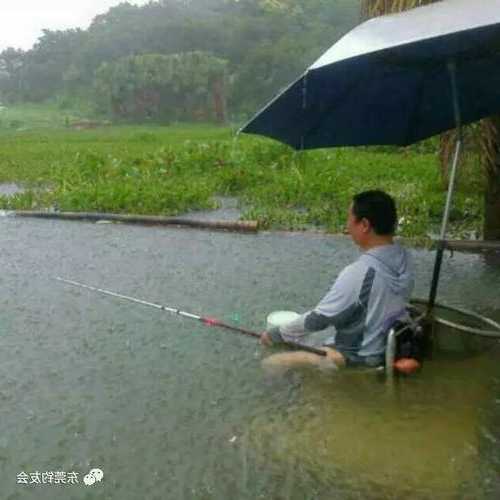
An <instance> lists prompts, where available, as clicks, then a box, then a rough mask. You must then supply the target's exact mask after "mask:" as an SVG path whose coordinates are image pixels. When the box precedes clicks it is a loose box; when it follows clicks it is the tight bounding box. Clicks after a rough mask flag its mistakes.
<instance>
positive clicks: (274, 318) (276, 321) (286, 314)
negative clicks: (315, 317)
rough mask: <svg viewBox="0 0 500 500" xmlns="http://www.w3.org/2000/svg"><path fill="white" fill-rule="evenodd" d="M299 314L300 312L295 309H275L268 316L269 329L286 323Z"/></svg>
mask: <svg viewBox="0 0 500 500" xmlns="http://www.w3.org/2000/svg"><path fill="white" fill-rule="evenodd" d="M299 316H300V314H298V313H296V312H294V311H274V312H272V313H271V314H269V315H268V316H267V329H268V330H269V329H271V328H274V327H276V326H283V325H286V324H288V323H290V322H292V321H293V320H294V319H297V318H298V317H299Z"/></svg>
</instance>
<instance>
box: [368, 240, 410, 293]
mask: <svg viewBox="0 0 500 500" xmlns="http://www.w3.org/2000/svg"><path fill="white" fill-rule="evenodd" d="M360 260H362V261H364V262H365V263H366V264H367V265H369V266H371V267H374V268H375V270H376V271H377V273H379V276H380V277H381V278H382V279H384V280H385V281H386V282H387V283H389V286H390V288H391V290H392V291H393V292H394V293H395V294H396V295H400V296H403V297H405V298H406V299H407V300H409V299H410V295H411V293H412V291H413V285H414V270H413V258H412V256H411V254H410V252H409V251H408V250H407V249H405V248H403V247H401V246H400V245H398V244H397V243H395V244H392V245H383V246H379V247H375V248H372V249H370V250H368V251H366V252H365V253H363V254H362V255H361V257H360Z"/></svg>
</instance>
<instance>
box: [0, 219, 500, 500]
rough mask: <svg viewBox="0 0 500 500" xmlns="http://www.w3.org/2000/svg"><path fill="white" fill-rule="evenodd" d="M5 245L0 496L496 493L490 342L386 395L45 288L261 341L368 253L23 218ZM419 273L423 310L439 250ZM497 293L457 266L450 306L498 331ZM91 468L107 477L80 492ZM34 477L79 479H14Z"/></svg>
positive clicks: (499, 412) (441, 358)
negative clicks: (169, 309)
mask: <svg viewBox="0 0 500 500" xmlns="http://www.w3.org/2000/svg"><path fill="white" fill-rule="evenodd" d="M0 231H1V234H2V240H1V241H2V244H1V245H2V247H1V252H0V259H1V264H2V276H1V280H2V292H3V293H2V296H1V319H2V322H1V325H2V330H1V336H0V347H1V349H0V356H1V360H0V375H1V380H2V382H1V386H0V399H1V402H2V405H1V407H0V408H1V411H2V417H1V419H0V426H1V428H0V467H1V471H2V485H1V487H0V490H1V498H2V499H4V498H5V499H9V500H14V499H25V498H26V499H31V498H33V499H35V498H36V499H50V500H54V499H65V500H66V499H68V498H71V499H91V498H96V499H120V500H136V499H142V498H144V499H148V500H150V499H162V500H164V499H172V500H182V499H186V500H188V499H213V500H220V499H233V498H234V499H256V498H262V499H271V498H272V499H297V500H299V499H300V500H303V499H331V498H335V499H340V500H342V499H355V498H363V499H369V500H370V499H387V498H394V499H400V498H404V497H406V498H412V499H431V498H432V499H434V498H440V499H441V498H443V499H447V498H449V499H459V498H460V499H461V498H474V499H487V500H489V499H492V500H493V499H496V498H498V497H499V495H500V475H499V470H500V449H499V446H498V442H499V440H500V430H499V429H500V427H499V424H500V363H499V362H498V361H499V359H500V357H499V356H500V354H499V349H498V344H497V342H490V343H489V344H487V345H486V346H485V348H484V349H482V350H481V351H480V352H474V353H467V352H462V351H460V349H458V350H457V349H456V346H454V347H452V348H450V349H449V350H448V351H447V348H446V346H447V344H446V343H445V344H443V349H442V352H440V353H439V354H438V355H437V356H435V357H434V359H433V360H432V361H429V362H427V363H426V365H425V367H424V370H423V371H422V373H421V374H420V375H418V376H417V377H413V378H410V379H402V380H399V381H398V383H397V384H395V385H394V386H389V385H386V384H384V383H383V382H382V381H380V380H379V379H378V378H377V377H376V376H372V375H373V374H366V373H362V374H360V373H357V372H350V373H347V372H345V373H340V374H332V373H324V372H320V371H315V370H297V371H296V372H294V373H289V374H285V375H281V376H270V375H269V374H266V373H264V372H263V370H262V368H261V366H260V361H261V359H262V358H263V356H266V355H268V354H269V351H264V350H263V349H262V348H261V347H259V346H258V345H257V343H256V342H255V341H254V340H253V339H251V338H247V337H243V336H239V335H237V334H233V333H228V332H226V331H221V330H219V329H214V328H208V327H204V326H202V325H201V324H199V323H197V322H195V321H190V320H188V319H182V318H179V317H177V316H172V315H169V314H166V313H162V312H159V311H157V310H155V309H150V308H147V307H141V306H139V305H134V304H130V303H127V302H123V301H121V300H119V299H114V298H111V297H106V296H102V295H99V294H96V293H94V292H90V291H86V290H80V289H76V288H73V287H70V286H67V285H63V284H61V283H59V282H57V281H55V280H54V279H53V278H54V277H55V276H62V277H66V278H70V279H74V280H78V281H82V282H85V283H89V284H91V285H95V286H100V287H103V288H107V289H111V290H115V291H118V292H120V293H123V294H127V295H131V296H135V297H139V298H143V299H145V300H149V301H152V302H159V303H163V304H167V305H173V306H177V307H180V308H182V309H184V310H187V311H190V312H194V313H197V314H202V315H203V314H206V315H213V316H217V317H219V318H220V319H223V320H226V321H228V322H239V324H241V325H242V326H245V327H247V328H251V329H255V330H260V329H262V328H263V327H264V326H265V318H266V315H267V314H268V313H269V312H270V311H273V310H277V309H284V308H286V309H293V310H296V311H303V310H305V309H307V308H308V307H309V306H311V305H313V304H314V302H315V301H316V300H317V299H319V298H320V297H321V295H322V294H323V293H324V292H325V291H326V290H327V288H328V286H329V284H330V282H331V281H332V280H333V279H334V278H335V276H336V274H337V273H338V272H339V271H340V270H341V269H342V268H343V267H344V266H345V265H346V264H347V263H349V262H350V261H351V260H352V259H354V258H355V257H356V255H357V251H356V250H355V248H354V247H353V245H352V244H351V243H350V241H349V239H348V238H343V237H332V236H323V235H303V234H289V233H275V234H273V233H260V234H257V235H240V234H232V233H220V232H219V233H213V232H208V231H197V230H184V229H178V228H154V227H153V228H145V227H136V226H126V225H112V224H107V225H99V224H91V223H74V222H63V221H38V220H26V219H16V218H12V217H2V218H0ZM415 258H416V262H417V268H418V282H417V290H416V293H415V295H416V296H426V294H427V290H428V287H429V282H430V278H431V272H432V262H433V254H432V253H430V252H427V251H416V252H415ZM499 283H500V265H499V263H498V261H494V260H491V261H488V260H485V259H484V258H483V257H481V256H473V255H462V254H458V253H456V254H455V255H454V257H453V258H451V259H450V258H449V257H448V256H446V258H445V260H444V264H443V279H442V282H441V285H440V292H439V299H440V300H441V301H444V302H446V303H448V304H450V305H457V306H464V307H467V308H468V309H473V310H475V311H477V312H483V313H485V314H488V315H489V316H492V317H494V318H496V319H497V320H500V300H499V299H498V285H499ZM96 467H98V468H101V469H102V470H103V471H104V479H103V481H102V482H101V483H99V484H94V485H92V486H85V485H84V484H83V477H84V476H85V475H86V474H87V473H88V472H89V470H90V469H92V468H96ZM37 471H39V472H47V471H48V472H50V471H53V472H54V471H62V472H66V473H70V472H76V473H77V475H78V480H79V484H77V485H55V484H52V485H50V484H45V485H44V484H27V485H26V484H16V482H17V478H18V475H19V474H20V473H21V472H25V473H26V474H28V476H29V477H30V480H31V478H32V477H36V472H37ZM46 478H47V476H46ZM30 480H28V482H29V481H30Z"/></svg>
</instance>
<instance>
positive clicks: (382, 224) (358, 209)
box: [261, 190, 414, 367]
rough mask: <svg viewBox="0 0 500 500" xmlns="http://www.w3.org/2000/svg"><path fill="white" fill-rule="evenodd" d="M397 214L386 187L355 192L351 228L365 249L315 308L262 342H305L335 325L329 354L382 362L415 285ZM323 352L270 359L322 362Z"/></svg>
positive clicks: (339, 361)
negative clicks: (397, 239)
mask: <svg viewBox="0 0 500 500" xmlns="http://www.w3.org/2000/svg"><path fill="white" fill-rule="evenodd" d="M396 226H397V213H396V206H395V203H394V200H393V199H392V198H391V196H389V195H388V194H387V193H384V192H383V191H378V190H376V191H365V192H363V193H360V194H357V195H355V196H354V198H353V201H352V204H351V206H350V208H349V214H348V218H347V229H348V232H349V234H350V235H351V238H352V239H353V241H354V243H356V245H357V246H358V247H359V248H360V250H361V251H362V252H363V253H362V254H361V256H360V257H359V258H358V259H357V260H356V261H355V262H353V263H352V264H350V265H348V266H347V267H346V268H345V269H344V270H343V271H342V272H341V273H340V274H339V276H338V277H337V280H336V281H335V283H334V284H333V286H332V287H331V289H330V290H329V292H328V293H327V294H326V295H325V296H324V297H323V299H321V301H320V302H319V304H318V305H317V306H316V307H315V308H314V309H313V310H312V311H309V312H307V313H305V314H303V315H301V316H300V317H299V318H297V319H296V320H294V321H293V322H292V323H289V324H287V325H285V326H282V327H276V328H273V329H270V330H269V331H265V332H263V333H262V335H261V343H262V344H264V345H268V346H270V345H273V344H277V343H282V342H299V341H301V340H303V339H304V338H305V337H306V336H307V335H309V334H310V333H312V332H316V331H319V330H324V329H325V328H328V327H330V326H332V327H334V328H335V334H334V336H333V337H332V338H330V339H328V340H327V341H326V342H325V343H324V344H323V348H324V349H325V351H326V352H327V356H326V357H327V359H329V360H330V361H332V362H333V363H334V364H335V365H336V366H337V367H340V366H356V365H358V366H359V365H361V366H363V365H364V366H378V365H380V364H382V363H383V361H384V353H385V346H386V334H387V331H388V329H389V328H390V326H391V325H392V323H394V322H395V321H396V320H399V321H404V320H406V319H408V312H407V310H406V306H407V304H408V301H409V299H410V295H411V293H412V291H413V285H414V270H413V261H412V258H411V256H410V253H409V252H408V251H407V250H405V249H404V248H402V247H401V246H399V245H398V244H396V243H394V241H393V238H394V233H395V230H396ZM322 359H324V358H323V357H322V356H319V355H316V354H312V353H308V352H301V351H298V352H289V353H282V354H276V355H274V356H271V357H269V358H267V360H266V363H267V364H273V365H280V366H297V365H303V364H306V365H309V364H313V365H314V364H316V365H319V364H320V362H321V360H322Z"/></svg>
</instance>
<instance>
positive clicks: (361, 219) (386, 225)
mask: <svg viewBox="0 0 500 500" xmlns="http://www.w3.org/2000/svg"><path fill="white" fill-rule="evenodd" d="M396 225H397V213H396V204H395V203H394V200H393V199H392V197H391V196H389V195H388V194H387V193H384V192H383V191H378V190H374V191H364V192H363V193H359V194H357V195H355V196H354V197H353V200H352V204H351V206H350V208H349V215H348V218H347V229H348V231H349V234H350V235H351V237H352V239H353V240H354V242H355V243H356V244H357V245H359V246H360V247H361V248H363V249H368V248H371V247H372V246H377V245H381V244H387V243H392V237H393V236H394V232H395V231H396Z"/></svg>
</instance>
